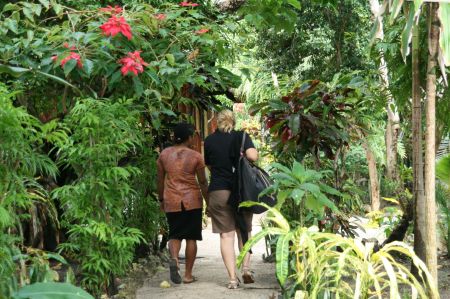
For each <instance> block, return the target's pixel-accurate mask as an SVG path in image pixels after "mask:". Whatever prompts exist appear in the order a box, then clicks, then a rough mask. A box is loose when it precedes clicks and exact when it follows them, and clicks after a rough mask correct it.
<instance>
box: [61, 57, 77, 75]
mask: <svg viewBox="0 0 450 299" xmlns="http://www.w3.org/2000/svg"><path fill="white" fill-rule="evenodd" d="M76 65H77V61H76V60H75V59H70V60H69V61H67V62H66V64H64V67H63V70H64V75H65V76H66V77H67V76H68V75H69V74H70V72H71V71H72V70H73V69H74V68H75V66H76Z"/></svg>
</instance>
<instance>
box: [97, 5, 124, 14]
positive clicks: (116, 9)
mask: <svg viewBox="0 0 450 299" xmlns="http://www.w3.org/2000/svg"><path fill="white" fill-rule="evenodd" d="M100 11H103V12H109V13H110V14H113V15H117V14H120V13H121V12H122V7H120V6H118V5H116V6H114V7H111V5H108V6H106V7H102V8H100Z"/></svg>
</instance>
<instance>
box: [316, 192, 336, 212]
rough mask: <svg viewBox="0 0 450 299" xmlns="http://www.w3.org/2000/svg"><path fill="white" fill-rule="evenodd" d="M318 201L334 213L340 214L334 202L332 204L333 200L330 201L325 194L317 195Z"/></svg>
mask: <svg viewBox="0 0 450 299" xmlns="http://www.w3.org/2000/svg"><path fill="white" fill-rule="evenodd" d="M316 198H317V200H319V202H320V203H321V204H322V205H324V206H326V207H328V208H330V209H331V210H332V211H333V212H335V213H336V212H338V208H337V207H336V205H335V204H334V202H332V201H331V200H329V199H328V197H326V196H325V195H324V194H323V193H319V194H317V195H316Z"/></svg>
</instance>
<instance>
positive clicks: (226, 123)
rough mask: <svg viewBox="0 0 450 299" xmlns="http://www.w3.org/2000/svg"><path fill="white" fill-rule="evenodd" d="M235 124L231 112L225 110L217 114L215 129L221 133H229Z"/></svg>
mask: <svg viewBox="0 0 450 299" xmlns="http://www.w3.org/2000/svg"><path fill="white" fill-rule="evenodd" d="M235 124H236V120H235V119H234V114H233V112H232V111H231V110H228V109H225V110H222V111H220V112H219V113H218V114H217V129H218V130H219V131H220V132H223V133H230V132H231V131H232V130H233V129H234V126H235Z"/></svg>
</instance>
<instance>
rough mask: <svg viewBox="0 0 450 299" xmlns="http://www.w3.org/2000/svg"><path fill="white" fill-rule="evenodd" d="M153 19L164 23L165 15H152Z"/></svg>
mask: <svg viewBox="0 0 450 299" xmlns="http://www.w3.org/2000/svg"><path fill="white" fill-rule="evenodd" d="M154 17H155V19H157V20H158V21H164V20H165V19H166V18H167V15H165V14H163V13H159V14H156V15H154Z"/></svg>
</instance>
